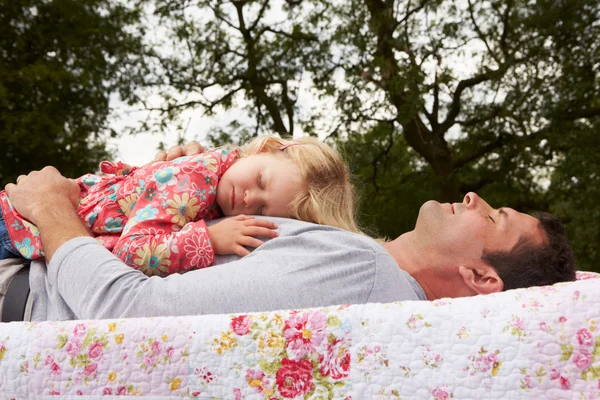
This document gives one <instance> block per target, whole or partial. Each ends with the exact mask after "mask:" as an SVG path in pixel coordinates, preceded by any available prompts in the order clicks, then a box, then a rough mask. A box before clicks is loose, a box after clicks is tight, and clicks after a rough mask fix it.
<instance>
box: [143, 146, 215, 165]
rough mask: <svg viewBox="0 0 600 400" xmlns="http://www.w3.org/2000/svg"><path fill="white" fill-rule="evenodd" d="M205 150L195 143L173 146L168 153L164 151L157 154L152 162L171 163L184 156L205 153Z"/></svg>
mask: <svg viewBox="0 0 600 400" xmlns="http://www.w3.org/2000/svg"><path fill="white" fill-rule="evenodd" d="M204 150H205V149H204V147H203V146H202V145H201V144H200V143H198V142H195V141H194V142H189V143H188V144H186V145H184V146H173V147H171V148H170V149H169V151H168V152H166V153H165V152H164V151H161V152H159V153H157V154H156V156H155V157H154V160H152V162H156V161H171V160H174V159H176V158H179V157H182V156H193V155H195V154H200V153H203V152H204Z"/></svg>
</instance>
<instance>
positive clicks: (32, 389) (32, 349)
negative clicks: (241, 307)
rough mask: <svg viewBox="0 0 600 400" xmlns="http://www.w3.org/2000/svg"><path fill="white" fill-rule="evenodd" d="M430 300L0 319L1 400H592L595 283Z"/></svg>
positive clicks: (597, 394) (599, 283) (595, 394)
mask: <svg viewBox="0 0 600 400" xmlns="http://www.w3.org/2000/svg"><path fill="white" fill-rule="evenodd" d="M597 277H598V276H597V275H595V274H592V273H580V274H579V278H580V280H579V281H577V282H572V283H566V284H558V285H555V286H551V287H541V288H531V289H522V290H514V291H508V292H503V293H498V294H494V295H488V296H478V297H471V298H461V299H442V300H438V301H433V302H402V303H390V304H366V305H352V306H348V305H343V306H331V307H325V308H315V309H305V310H287V311H277V312H265V313H252V314H240V315H206V316H189V317H164V318H142V319H115V320H93V321H62V322H41V323H10V324H0V399H34V398H35V399H45V398H48V397H52V396H55V397H60V398H76V397H77V398H79V396H84V398H87V399H92V398H99V397H103V396H146V397H149V398H153V399H173V398H182V397H183V398H198V399H215V398H216V399H234V400H239V399H266V400H274V399H279V400H283V399H354V400H359V399H434V400H446V399H451V398H453V399H492V398H498V399H506V398H510V399H533V398H536V399H537V398H546V399H600V334H599V331H600V290H599V288H600V280H598V279H595V278H597Z"/></svg>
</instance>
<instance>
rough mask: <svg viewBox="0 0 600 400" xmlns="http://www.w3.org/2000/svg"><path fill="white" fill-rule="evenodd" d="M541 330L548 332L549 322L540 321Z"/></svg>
mask: <svg viewBox="0 0 600 400" xmlns="http://www.w3.org/2000/svg"><path fill="white" fill-rule="evenodd" d="M540 330H541V331H544V332H548V324H547V323H545V322H540Z"/></svg>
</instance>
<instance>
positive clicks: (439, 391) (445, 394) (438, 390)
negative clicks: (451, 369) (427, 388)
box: [431, 388, 448, 400]
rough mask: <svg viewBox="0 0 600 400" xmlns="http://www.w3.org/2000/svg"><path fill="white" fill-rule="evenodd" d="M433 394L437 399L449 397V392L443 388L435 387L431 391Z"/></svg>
mask: <svg viewBox="0 0 600 400" xmlns="http://www.w3.org/2000/svg"><path fill="white" fill-rule="evenodd" d="M431 395H432V396H433V397H434V398H435V399H436V400H446V399H448V392H446V391H445V390H443V389H441V388H435V389H433V391H432V392H431Z"/></svg>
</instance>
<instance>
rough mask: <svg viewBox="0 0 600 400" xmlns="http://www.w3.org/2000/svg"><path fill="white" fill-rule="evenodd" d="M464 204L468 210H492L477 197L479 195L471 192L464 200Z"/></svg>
mask: <svg viewBox="0 0 600 400" xmlns="http://www.w3.org/2000/svg"><path fill="white" fill-rule="evenodd" d="M463 204H464V205H465V207H467V209H468V210H475V209H477V208H491V207H490V205H489V204H488V203H486V201H485V200H483V199H482V198H481V197H479V196H478V195H477V193H474V192H469V193H467V194H466V195H465V198H464V199H463Z"/></svg>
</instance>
